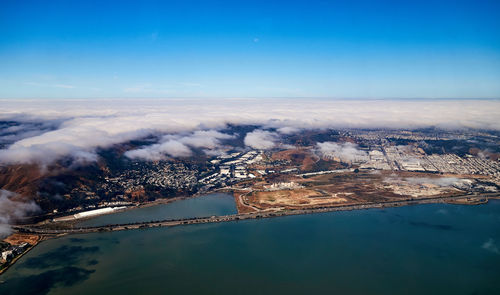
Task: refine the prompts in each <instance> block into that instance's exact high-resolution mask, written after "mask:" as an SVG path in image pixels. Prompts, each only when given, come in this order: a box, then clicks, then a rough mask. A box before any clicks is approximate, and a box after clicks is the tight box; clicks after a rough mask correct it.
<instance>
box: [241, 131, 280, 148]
mask: <svg viewBox="0 0 500 295" xmlns="http://www.w3.org/2000/svg"><path fill="white" fill-rule="evenodd" d="M244 141H245V145H246V146H249V147H252V148H254V149H260V150H268V149H272V148H273V147H275V146H276V142H277V141H278V134H276V133H274V132H269V131H264V130H260V129H257V130H254V131H252V132H249V133H247V135H246V136H245V140H244Z"/></svg>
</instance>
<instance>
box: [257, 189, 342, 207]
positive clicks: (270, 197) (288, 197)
mask: <svg viewBox="0 0 500 295" xmlns="http://www.w3.org/2000/svg"><path fill="white" fill-rule="evenodd" d="M248 201H249V203H250V204H251V205H254V206H255V207H258V208H262V209H265V208H269V207H287V208H291V207H298V208H300V207H314V206H324V205H330V204H336V203H344V202H346V199H345V198H341V197H338V196H334V195H329V194H325V193H322V192H319V191H316V190H312V189H294V190H277V191H267V192H266V191H264V192H254V193H252V194H250V195H249V196H248Z"/></svg>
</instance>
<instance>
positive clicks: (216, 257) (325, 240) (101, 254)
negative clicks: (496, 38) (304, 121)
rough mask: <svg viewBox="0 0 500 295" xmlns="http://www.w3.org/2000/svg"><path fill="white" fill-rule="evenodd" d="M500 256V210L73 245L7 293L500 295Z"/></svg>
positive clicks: (139, 235) (51, 244) (443, 210)
mask: <svg viewBox="0 0 500 295" xmlns="http://www.w3.org/2000/svg"><path fill="white" fill-rule="evenodd" d="M233 206H234V205H233ZM136 212H137V211H136ZM126 213H127V214H131V215H130V216H132V217H131V218H136V215H135V214H136V213H134V211H129V212H126ZM230 213H232V212H230ZM179 214H181V213H179ZM110 217H111V216H110ZM125 217H126V215H125ZM120 218H122V217H120ZM155 218H156V217H155ZM96 220H97V219H96ZM120 220H121V219H120ZM134 220H135V219H134ZM499 248H500V202H499V201H491V202H490V203H488V204H486V205H480V206H459V205H445V204H431V205H419V206H408V207H402V208H390V209H383V210H381V209H372V210H365V211H352V212H333V213H324V214H314V215H303V216H288V217H281V218H274V219H262V220H246V221H238V222H229V223H220V224H200V225H189V226H178V227H173V228H155V229H145V230H132V231H123V232H114V233H96V234H83V235H71V236H67V237H63V238H59V239H54V240H49V241H46V242H43V243H41V244H40V245H39V246H37V247H36V248H35V249H33V250H32V251H31V252H29V253H28V254H27V255H25V256H24V257H23V258H22V259H21V260H20V261H19V262H18V263H17V264H16V265H14V266H13V267H12V268H11V269H9V270H8V271H7V272H6V273H5V274H4V275H2V276H1V277H0V280H3V281H5V282H4V283H2V284H0V294H2V295H3V294H440V295H441V294H500V280H499V278H500V250H499Z"/></svg>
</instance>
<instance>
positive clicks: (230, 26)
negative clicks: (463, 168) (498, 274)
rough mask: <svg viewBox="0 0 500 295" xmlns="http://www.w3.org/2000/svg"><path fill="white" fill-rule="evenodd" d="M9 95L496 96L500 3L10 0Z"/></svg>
mask: <svg viewBox="0 0 500 295" xmlns="http://www.w3.org/2000/svg"><path fill="white" fill-rule="evenodd" d="M0 34H1V39H0V98H100V97H103V98H119V97H153V98H154V97H334V98H499V97H500V1H459V0H455V1H446V0H442V1H189V0H184V1H130V2H127V1H69V0H66V1H6V0H2V1H0Z"/></svg>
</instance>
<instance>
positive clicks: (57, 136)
mask: <svg viewBox="0 0 500 295" xmlns="http://www.w3.org/2000/svg"><path fill="white" fill-rule="evenodd" d="M0 104H1V106H2V107H1V108H0V121H4V122H5V121H12V122H16V127H15V128H12V129H10V130H8V131H5V128H4V129H2V130H4V131H5V132H3V133H2V132H0V144H1V143H2V142H3V144H2V145H0V147H1V149H0V164H4V165H5V164H13V163H34V162H36V163H42V164H47V163H51V162H53V161H55V160H57V159H60V158H61V157H71V158H72V159H73V160H74V161H77V162H89V161H95V160H96V159H97V156H96V153H95V152H96V150H97V149H99V148H106V147H110V146H113V145H115V144H119V143H123V142H127V141H130V140H133V139H139V138H143V137H146V136H149V135H156V136H160V137H161V136H162V135H165V134H170V135H172V136H173V137H168V136H167V137H164V138H162V139H161V141H160V142H158V143H157V144H155V145H152V146H149V147H145V148H144V149H139V150H136V151H130V152H129V153H127V156H129V157H132V158H148V157H150V158H151V159H159V158H162V157H165V156H174V157H175V156H188V155H189V154H190V152H191V148H192V147H201V148H207V149H208V150H212V151H213V150H216V145H217V144H218V143H219V142H218V141H219V140H220V139H221V138H220V137H217V136H213V134H212V135H211V134H204V133H196V132H198V131H200V132H201V131H204V132H221V133H223V129H224V128H225V127H226V126H227V124H248V125H256V126H261V129H258V130H256V131H253V132H251V133H250V134H248V135H247V136H246V138H245V143H246V144H247V145H248V146H251V147H254V148H263V149H265V148H271V147H273V146H274V145H275V144H276V143H277V141H278V135H277V134H278V133H273V132H269V131H266V130H262V129H267V128H274V129H276V130H277V131H278V132H279V133H280V134H290V133H293V132H295V131H297V130H304V129H314V128H393V129H399V128H421V127H430V126H435V127H439V128H448V129H450V128H451V129H459V128H481V129H492V130H500V120H499V118H500V101H498V100H437V101H431V100H422V101H418V100H412V101H409V100H364V101H362V100H359V101H352V100H351V101H343V100H327V99H211V100H210V99H208V100H207V99H203V100H201V99H163V100H161V99H157V100H153V99H148V100H144V99H135V100H134V99H125V100H118V99H108V100H102V99H101V100H98V99H89V100H5V99H4V100H0ZM33 122H38V123H37V124H42V125H43V124H45V125H44V126H47V127H44V128H40V129H39V130H38V129H36V128H35V129H34V128H33ZM54 122H56V123H54ZM178 134H188V136H187V138H184V137H182V136H180V137H179V135H178Z"/></svg>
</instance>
